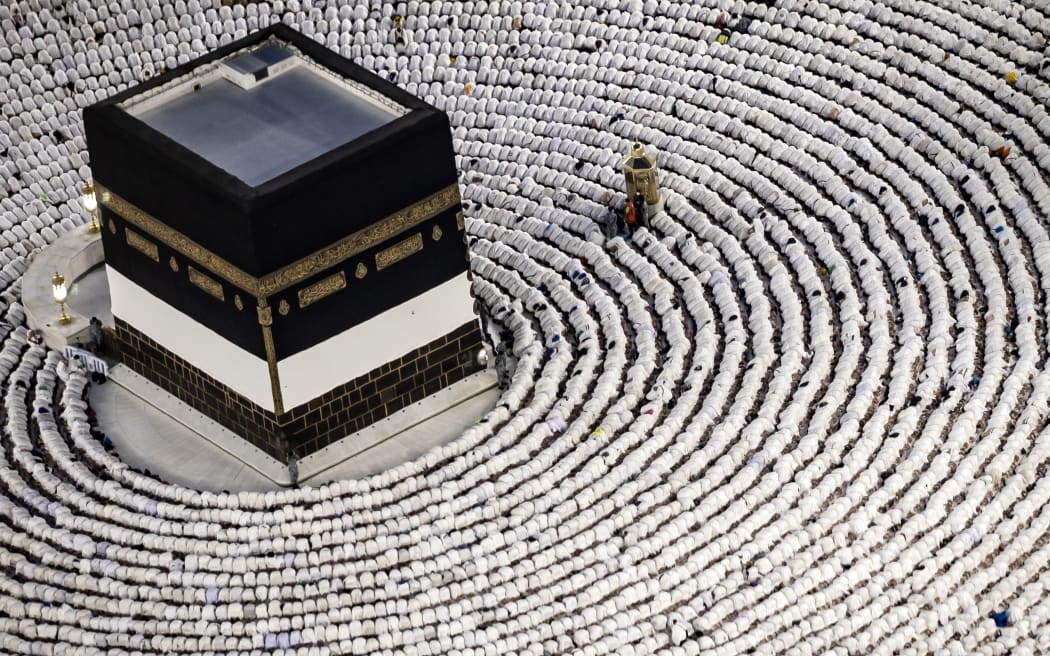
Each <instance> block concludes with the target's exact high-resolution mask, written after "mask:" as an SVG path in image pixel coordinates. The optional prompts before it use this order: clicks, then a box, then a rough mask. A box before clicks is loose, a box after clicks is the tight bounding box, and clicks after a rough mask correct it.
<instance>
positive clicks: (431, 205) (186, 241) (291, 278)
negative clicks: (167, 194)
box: [95, 182, 459, 298]
mask: <svg viewBox="0 0 1050 656" xmlns="http://www.w3.org/2000/svg"><path fill="white" fill-rule="evenodd" d="M95 190H96V193H97V194H98V197H99V198H100V199H101V202H102V204H103V205H104V206H105V207H107V208H108V209H110V210H111V211H113V212H115V213H117V214H118V215H120V216H121V217H123V218H124V219H125V220H126V221H128V222H129V223H131V224H133V225H134V226H135V227H136V228H138V229H139V230H142V231H143V232H145V233H146V234H148V235H150V236H151V237H153V238H154V239H156V240H158V241H160V242H161V243H163V244H165V245H167V246H168V247H169V248H171V249H173V250H175V251H176V252H178V253H181V254H182V255H183V256H184V257H186V258H187V259H189V260H191V261H192V262H194V263H195V264H197V265H198V266H200V267H201V268H204V269H207V270H209V271H210V272H212V273H213V274H215V275H217V276H218V277H220V278H222V279H224V280H226V281H227V282H229V283H230V284H232V285H234V286H236V287H238V288H240V289H243V290H245V291H247V292H249V293H251V294H252V295H254V296H255V297H256V298H267V297H269V296H272V295H274V294H276V293H278V292H281V291H284V290H285V289H288V288H289V287H292V286H294V285H297V284H299V283H301V282H303V281H304V280H306V279H307V278H310V277H311V276H314V275H316V274H318V273H320V272H322V271H324V270H325V269H330V268H331V267H333V266H336V265H338V264H340V263H342V262H344V261H346V260H347V259H349V258H351V257H353V256H355V255H358V254H360V253H363V252H364V251H366V250H369V249H371V248H374V247H376V246H378V245H379V244H381V243H383V242H384V241H387V240H389V239H392V238H393V237H396V236H398V235H400V234H402V233H404V232H407V231H409V230H411V229H412V228H414V227H416V226H418V225H419V224H421V223H423V222H425V221H427V220H429V219H432V218H434V217H435V216H437V215H438V214H440V213H441V212H443V211H445V210H447V209H450V208H452V207H455V206H457V205H458V204H459V185H458V184H457V183H455V182H454V183H452V184H450V185H449V186H447V187H445V188H444V189H441V190H439V191H437V192H435V193H433V194H431V195H430V196H427V197H426V198H424V199H423V200H421V201H419V202H417V203H413V204H412V205H409V206H408V207H405V208H402V209H400V210H398V211H396V212H394V213H393V214H391V215H389V216H387V217H385V218H383V219H381V220H379V221H377V222H375V223H373V224H372V225H370V226H368V227H366V228H362V229H361V230H358V231H357V232H354V233H351V234H350V235H347V236H346V237H343V238H342V239H340V240H339V241H337V242H335V243H334V244H331V245H330V246H326V247H324V248H322V249H320V250H318V251H315V252H314V253H311V254H310V255H307V256H306V257H303V258H301V259H299V260H297V261H295V262H293V263H291V264H289V265H288V266H285V267H282V268H280V269H277V270H276V271H274V272H272V273H268V274H266V275H264V276H262V277H256V276H253V275H251V274H249V273H247V272H245V271H243V270H242V269H240V268H238V267H236V266H234V265H233V264H231V263H230V262H228V261H226V260H225V259H223V258H222V257H220V256H219V255H217V254H215V253H213V252H212V251H210V250H208V249H207V248H205V247H204V246H201V245H200V244H198V243H197V242H195V241H194V240H192V239H190V238H189V237H187V236H185V235H183V234H182V233H181V232H179V231H177V230H175V229H174V228H172V227H171V226H169V225H167V224H165V223H164V222H163V221H161V220H159V219H157V218H156V217H154V216H152V215H150V214H149V213H147V212H145V211H144V210H142V209H141V208H139V207H137V206H135V205H133V204H132V203H130V202H128V201H127V200H125V199H123V198H121V197H120V196H119V195H118V194H116V193H115V192H113V191H111V190H109V189H107V188H106V187H105V186H103V185H101V184H99V183H98V182H96V183H95ZM391 248H396V246H395V247H391ZM387 250H391V249H387ZM384 252H385V251H384Z"/></svg>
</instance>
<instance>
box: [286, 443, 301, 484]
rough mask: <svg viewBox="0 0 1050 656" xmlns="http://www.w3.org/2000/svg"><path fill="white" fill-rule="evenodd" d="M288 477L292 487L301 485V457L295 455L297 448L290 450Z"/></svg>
mask: <svg viewBox="0 0 1050 656" xmlns="http://www.w3.org/2000/svg"><path fill="white" fill-rule="evenodd" d="M288 478H289V480H290V481H291V483H290V486H291V487H294V488H298V487H299V459H298V458H296V457H295V449H289V450H288Z"/></svg>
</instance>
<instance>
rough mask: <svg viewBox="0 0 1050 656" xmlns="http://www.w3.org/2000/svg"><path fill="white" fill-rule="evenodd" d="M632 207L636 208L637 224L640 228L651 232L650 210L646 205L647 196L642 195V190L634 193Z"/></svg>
mask: <svg viewBox="0 0 1050 656" xmlns="http://www.w3.org/2000/svg"><path fill="white" fill-rule="evenodd" d="M631 205H633V206H634V215H635V221H636V222H637V224H638V227H640V228H645V229H646V230H649V229H650V226H649V208H648V207H647V206H646V204H645V195H644V194H643V193H642V190H641V189H639V190H637V191H635V192H634V198H633V199H632V201H631Z"/></svg>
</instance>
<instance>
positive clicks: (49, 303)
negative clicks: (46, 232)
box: [22, 223, 105, 350]
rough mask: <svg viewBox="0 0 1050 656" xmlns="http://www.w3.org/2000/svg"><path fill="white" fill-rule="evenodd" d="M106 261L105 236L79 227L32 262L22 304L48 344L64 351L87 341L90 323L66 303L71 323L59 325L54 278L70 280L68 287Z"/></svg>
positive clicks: (27, 272) (59, 239)
mask: <svg viewBox="0 0 1050 656" xmlns="http://www.w3.org/2000/svg"><path fill="white" fill-rule="evenodd" d="M104 259H105V254H104V253H103V251H102V235H101V233H98V232H91V231H90V224H86V223H85V224H84V225H81V226H77V227H76V228H74V229H73V230H70V231H69V232H67V233H65V234H64V235H62V236H61V237H59V238H58V239H56V240H55V241H54V242H53V243H51V244H50V245H49V246H47V248H44V249H43V250H41V251H40V252H39V253H37V255H36V257H34V258H33V261H32V262H30V263H29V267H28V268H27V269H26V272H25V275H24V276H23V278H22V305H23V306H25V310H26V323H28V324H29V327H30V328H34V329H37V330H40V331H41V332H42V333H43V336H44V343H45V344H47V345H48V346H49V347H51V348H53V349H56V350H61V349H62V348H63V347H65V346H67V345H69V344H75V343H76V342H78V341H80V342H87V341H88V339H89V321H90V319H91V317H85V316H84V315H82V314H80V313H79V312H77V311H76V310H75V309H74V308H72V307H70V306H69V304H68V303H67V304H66V314H67V315H69V317H70V321H69V322H67V323H59V322H58V315H59V307H58V304H57V303H55V299H54V297H53V296H52V292H51V276H52V275H54V273H55V272H56V271H57V272H58V273H61V274H62V276H63V277H64V278H65V279H66V288H67V289H68V288H69V287H70V286H72V284H73V281H75V280H76V279H77V278H79V277H81V276H82V275H84V274H85V273H87V272H88V271H90V270H91V269H93V268H95V267H96V266H98V265H99V264H101V263H102V261H103V260H104Z"/></svg>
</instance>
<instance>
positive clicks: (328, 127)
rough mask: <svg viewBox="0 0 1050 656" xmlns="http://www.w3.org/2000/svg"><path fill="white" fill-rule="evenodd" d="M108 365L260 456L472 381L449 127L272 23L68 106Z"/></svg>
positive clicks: (314, 443) (298, 447)
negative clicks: (85, 159)
mask: <svg viewBox="0 0 1050 656" xmlns="http://www.w3.org/2000/svg"><path fill="white" fill-rule="evenodd" d="M84 124H85V130H86V136H87V143H88V151H89V155H90V161H91V168H92V174H93V176H94V184H95V192H96V196H97V198H98V199H99V207H100V211H101V214H102V215H101V218H102V221H103V226H104V227H103V244H104V248H105V258H106V275H107V279H108V282H109V288H110V296H111V301H112V310H113V315H114V320H115V324H116V326H115V328H116V334H117V341H118V346H119V351H120V353H119V359H120V360H121V361H122V362H123V363H124V364H126V365H127V366H129V367H130V368H131V369H133V370H134V371H136V372H138V373H139V374H141V375H143V376H145V377H146V378H148V379H149V380H151V381H153V382H154V383H156V384H157V385H159V386H160V387H162V388H164V389H165V390H167V391H168V392H170V393H171V394H173V395H174V396H176V397H178V398H179V399H181V400H183V401H185V402H186V403H188V404H189V405H191V406H193V407H194V408H196V409H197V410H199V411H201V412H202V413H204V414H206V415H208V416H210V417H212V418H213V419H215V420H216V421H218V422H220V423H222V424H223V425H225V426H227V427H228V428H230V429H231V430H233V431H234V432H236V433H238V434H239V435H241V436H243V437H244V438H245V439H247V440H249V441H250V442H252V443H253V444H255V445H256V446H258V447H260V448H261V449H263V450H264V451H266V452H267V453H270V454H271V455H273V456H274V457H277V458H284V457H286V455H287V454H288V453H289V450H290V449H291V450H294V452H295V453H296V454H297V455H299V456H300V457H302V456H303V455H307V454H309V453H312V452H314V451H317V450H318V449H321V448H323V447H325V446H327V445H328V444H331V443H332V442H334V441H336V440H339V439H341V438H343V437H345V436H347V435H349V434H352V433H354V432H355V431H357V430H360V429H361V428H364V427H365V426H368V425H370V424H372V423H374V422H376V421H379V420H380V419H382V418H384V417H386V416H388V415H390V414H391V413H394V412H396V411H398V410H400V409H402V408H404V407H406V406H409V405H410V404H412V403H414V402H415V401H418V400H420V399H422V398H423V397H425V396H429V395H430V394H433V393H434V392H436V391H438V390H439V389H441V388H443V387H446V386H448V385H451V384H452V383H454V382H456V381H457V380H460V379H462V378H464V377H466V376H467V375H469V374H471V373H473V372H475V371H477V370H478V369H480V368H481V365H480V364H479V363H478V358H477V354H478V351H479V349H480V348H481V333H480V330H479V326H478V321H477V317H476V315H475V313H474V304H473V299H472V296H471V290H470V279H469V273H468V266H467V265H468V262H467V257H468V253H467V247H466V240H465V239H464V232H463V230H464V228H463V213H462V208H461V205H460V194H459V187H458V174H457V170H456V163H455V156H454V153H453V149H452V136H451V130H450V127H449V122H448V118H447V116H446V115H445V114H444V113H443V112H441V111H439V110H438V109H436V108H434V107H432V106H430V105H428V104H427V103H425V102H423V101H422V100H420V99H418V98H416V97H414V96H412V95H411V94H409V93H407V92H405V91H404V90H402V89H400V88H398V87H397V86H396V85H394V84H391V83H389V82H387V81H386V80H383V79H381V78H379V77H378V76H376V75H374V74H372V73H370V72H369V71H367V70H365V69H364V68H362V67H360V66H357V65H355V64H354V63H353V62H350V61H348V60H346V59H344V58H342V57H340V56H339V55H337V54H335V53H333V52H331V51H329V50H327V49H326V48H324V47H323V46H321V45H319V44H317V43H316V42H314V41H312V40H310V39H308V38H306V37H304V36H302V35H301V34H299V33H297V32H295V31H293V30H291V29H290V28H288V27H286V26H283V25H275V26H272V27H270V28H267V29H265V30H262V31H259V32H256V33H254V34H252V35H250V36H248V37H247V38H245V39H242V40H239V41H236V42H234V43H231V44H229V45H227V46H225V47H223V48H221V49H219V50H217V51H215V52H212V53H210V54H208V55H206V56H204V57H201V58H200V59H197V60H194V61H191V62H189V63H187V64H185V65H183V66H180V67H179V68H176V69H173V70H170V71H167V72H166V73H164V74H162V75H160V76H158V77H156V78H154V79H151V80H149V81H147V82H145V83H143V84H140V85H138V86H135V87H133V88H130V89H127V90H125V91H123V92H121V93H119V94H117V95H115V96H113V97H111V98H109V99H107V100H104V101H102V102H100V103H98V104H95V105H93V106H91V107H88V108H86V109H85V110H84Z"/></svg>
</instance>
